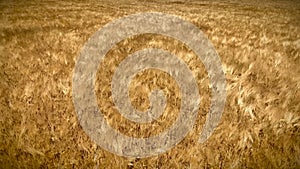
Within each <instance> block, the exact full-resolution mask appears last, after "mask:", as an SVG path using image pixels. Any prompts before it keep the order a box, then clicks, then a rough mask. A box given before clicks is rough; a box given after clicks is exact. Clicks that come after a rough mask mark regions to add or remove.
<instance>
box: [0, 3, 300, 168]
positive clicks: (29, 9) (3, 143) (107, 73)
mask: <svg viewBox="0 0 300 169" xmlns="http://www.w3.org/2000/svg"><path fill="white" fill-rule="evenodd" d="M0 11H1V13H0V14H1V15H0V96H1V97H0V168H5V169H7V168H95V169H97V168H300V33H299V32H300V2H297V1H292V0H291V1H284V0H282V1H275V0H261V1H258V0H254V1H250V0H249V1H246V0H243V1H238V0H228V1H221V0H219V1H208V0H204V1H196V0H188V1H183V0H176V1H175V0H166V1H159V0H151V1H134V0H128V1H125V0H122V1H118V2H111V1H96V0H91V1H54V0H53V1H50V0H49V1H38V0H36V1H35V0H30V1H8V0H2V1H0ZM141 12H162V13H166V14H171V15H176V16H178V17H180V18H182V19H184V20H186V21H189V22H191V23H193V24H194V25H196V26H197V27H198V28H199V29H200V30H202V31H203V33H204V34H205V35H206V36H207V38H208V39H209V40H210V41H211V42H212V44H213V45H214V47H215V49H216V51H217V52H218V54H219V57H220V59H221V62H222V66H223V69H224V71H225V75H226V81H227V87H226V90H227V99H226V106H225V110H224V112H223V114H222V118H221V120H220V123H219V125H218V127H217V128H216V129H215V131H214V133H213V134H212V136H211V137H210V138H209V139H208V140H207V141H206V142H205V143H202V144H200V143H198V139H199V133H201V129H202V127H203V124H204V122H205V118H206V115H207V113H208V111H209V106H210V92H211V91H210V88H209V86H210V85H209V78H208V75H207V72H206V71H205V68H204V66H203V64H202V63H201V61H200V60H199V59H198V58H197V56H195V54H194V53H193V52H192V51H191V50H190V49H189V47H188V46H186V45H185V44H183V43H181V42H179V41H177V40H174V39H172V38H168V37H164V36H162V35H155V34H143V35H138V36H134V37H129V38H128V39H125V40H123V41H121V42H120V43H118V44H117V45H116V46H115V47H114V48H112V49H111V50H110V51H109V53H107V55H106V57H105V59H104V62H103V63H102V64H101V65H100V66H99V70H98V73H97V80H96V85H95V86H96V87H95V93H96V95H97V101H98V105H99V109H101V111H102V112H103V114H104V115H105V117H106V119H107V121H108V123H109V124H110V125H111V126H112V127H113V128H115V129H116V130H118V131H119V132H122V133H124V134H126V135H128V136H132V137H148V136H152V135H156V134H158V133H160V132H162V131H163V130H165V129H166V128H168V127H170V126H171V125H172V123H173V122H174V121H175V120H176V117H177V113H178V109H179V105H180V104H179V103H178V102H179V101H180V94H179V88H178V86H177V85H176V82H175V81H174V80H172V77H170V76H169V75H168V74H165V73H163V72H161V71H158V70H151V69H150V70H145V71H143V72H142V73H140V74H138V75H137V76H136V77H135V78H134V79H133V81H132V82H131V84H130V88H129V89H128V90H129V93H130V98H131V101H132V105H133V106H134V107H135V108H136V109H139V110H147V108H149V98H148V97H146V96H147V94H149V92H150V91H151V90H153V89H157V88H159V89H162V90H163V91H164V92H165V93H166V97H167V98H168V104H167V107H166V110H165V112H164V113H163V115H162V116H161V117H160V118H159V119H157V120H156V121H154V122H151V123H147V124H142V125H141V124H135V123H133V122H131V121H129V120H127V119H125V118H124V117H122V116H120V114H118V112H117V111H116V109H115V108H114V106H113V102H112V100H111V92H110V90H111V89H110V85H111V84H110V82H111V77H112V75H113V72H114V70H115V68H116V67H117V66H118V64H119V63H120V61H121V60H122V59H124V58H125V57H126V56H127V55H128V54H131V53H133V52H136V51H138V50H141V49H144V48H148V47H152V48H162V49H165V50H168V51H170V52H172V53H174V54H175V55H177V56H178V57H180V58H181V59H183V60H184V61H185V62H186V63H187V65H188V66H189V68H190V69H191V71H192V72H193V74H194V76H195V79H196V81H197V84H198V87H199V93H200V96H201V105H200V109H199V115H198V118H197V120H196V123H195V125H194V128H193V130H192V131H190V132H189V134H188V135H187V136H186V137H185V139H184V140H182V141H181V142H180V143H179V144H178V145H176V146H175V147H174V148H172V149H171V150H169V151H167V152H166V153H163V154H160V155H157V156H153V157H147V158H125V157H120V156H117V155H114V154H112V153H110V152H108V151H106V150H104V149H102V148H101V147H100V146H98V145H97V144H96V143H95V142H94V141H93V140H91V139H90V138H89V136H88V135H87V134H86V133H85V132H84V131H83V129H82V127H81V125H80V124H79V121H78V118H77V114H76V112H75V109H74V104H73V100H72V78H73V72H74V67H75V63H76V60H77V59H78V57H79V54H80V51H81V49H82V48H83V46H84V44H85V42H87V40H88V39H89V37H90V36H91V35H93V34H94V33H95V32H96V31H98V30H99V29H100V28H101V27H103V26H104V25H105V24H108V23H109V22H111V21H113V20H115V19H118V18H121V17H123V16H126V15H129V14H136V13H141ZM186 56H190V57H186ZM141 84H143V85H141Z"/></svg>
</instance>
